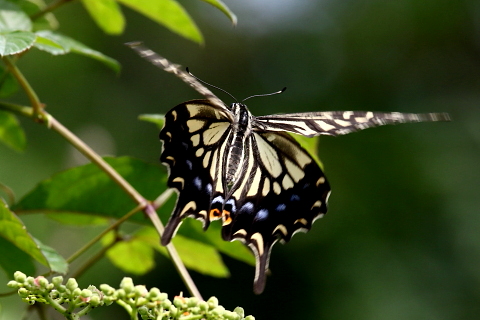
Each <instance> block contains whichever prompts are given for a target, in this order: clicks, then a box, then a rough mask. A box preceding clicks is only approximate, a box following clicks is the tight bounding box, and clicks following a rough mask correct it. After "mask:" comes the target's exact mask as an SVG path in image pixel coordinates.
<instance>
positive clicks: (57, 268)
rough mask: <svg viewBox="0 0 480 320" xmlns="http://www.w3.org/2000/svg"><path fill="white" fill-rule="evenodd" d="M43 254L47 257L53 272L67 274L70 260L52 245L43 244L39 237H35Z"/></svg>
mask: <svg viewBox="0 0 480 320" xmlns="http://www.w3.org/2000/svg"><path fill="white" fill-rule="evenodd" d="M34 240H35V242H36V243H37V245H38V248H39V249H40V251H42V254H43V256H44V257H45V258H46V259H47V261H48V265H49V266H50V269H51V270H52V271H53V272H58V273H61V274H66V273H67V272H68V262H67V261H66V260H65V259H64V258H63V257H62V256H61V255H60V254H59V253H58V252H57V251H56V250H55V249H53V248H52V247H49V246H47V245H46V244H43V243H42V242H40V240H38V239H34Z"/></svg>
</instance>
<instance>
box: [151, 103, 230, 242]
mask: <svg viewBox="0 0 480 320" xmlns="http://www.w3.org/2000/svg"><path fill="white" fill-rule="evenodd" d="M229 128H230V122H229V121H228V119H225V118H224V117H223V115H222V114H221V113H220V112H218V110H216V109H215V108H214V107H212V106H211V104H210V103H209V102H208V100H194V101H191V102H185V103H183V104H180V105H178V106H176V107H175V108H173V109H171V110H170V111H169V112H168V113H167V114H166V115H165V125H164V127H163V129H162V131H161V132H160V139H161V140H162V141H163V152H162V155H161V158H160V160H161V161H162V162H163V163H165V164H167V165H168V168H169V177H168V186H169V187H171V188H175V189H177V190H178V192H179V195H178V198H177V204H176V206H175V210H174V212H173V214H172V216H171V217H170V220H169V222H168V223H167V225H166V227H165V232H164V234H163V236H162V244H164V245H165V244H168V243H169V242H170V240H171V238H172V237H173V236H174V234H175V231H176V230H177V228H178V227H179V225H180V223H181V221H182V219H183V218H185V217H187V216H192V217H194V218H196V219H199V220H201V221H203V223H204V226H205V228H206V227H208V224H209V222H210V218H209V214H210V207H211V203H212V200H213V199H214V198H215V197H214V196H215V195H216V194H218V193H219V192H218V191H216V190H218V189H220V190H221V186H222V185H221V180H222V179H221V172H219V171H220V170H221V163H222V157H223V154H222V153H221V150H222V149H224V148H225V147H223V148H222V145H225V143H226V141H227V138H228V135H229V133H230V131H229ZM221 191H222V190H221Z"/></svg>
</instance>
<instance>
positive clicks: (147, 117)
mask: <svg viewBox="0 0 480 320" xmlns="http://www.w3.org/2000/svg"><path fill="white" fill-rule="evenodd" d="M138 119H139V120H142V121H147V122H152V123H155V124H156V125H157V127H158V129H162V128H163V123H164V122H165V116H164V115H163V114H141V115H139V116H138Z"/></svg>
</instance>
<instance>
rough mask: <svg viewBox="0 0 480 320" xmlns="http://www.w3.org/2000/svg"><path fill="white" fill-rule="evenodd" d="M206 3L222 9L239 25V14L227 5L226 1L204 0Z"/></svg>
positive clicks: (234, 23) (233, 22)
mask: <svg viewBox="0 0 480 320" xmlns="http://www.w3.org/2000/svg"><path fill="white" fill-rule="evenodd" d="M202 1H204V2H206V3H209V4H211V5H212V6H214V7H216V8H217V9H219V10H220V11H222V12H223V13H224V14H225V15H226V16H227V17H228V18H229V19H230V20H231V21H232V24H233V25H234V26H236V25H237V16H236V15H235V14H234V13H233V12H232V11H231V10H230V9H229V8H228V7H227V5H226V4H225V3H223V1H221V0H202Z"/></svg>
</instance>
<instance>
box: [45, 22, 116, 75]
mask: <svg viewBox="0 0 480 320" xmlns="http://www.w3.org/2000/svg"><path fill="white" fill-rule="evenodd" d="M37 35H38V36H39V37H41V38H44V39H48V40H50V41H53V42H54V43H56V44H58V45H59V46H61V47H62V48H63V49H64V50H65V53H69V52H73V53H78V54H81V55H84V56H87V57H89V58H93V59H96V60H98V61H100V62H103V63H104V64H106V65H107V66H108V67H110V68H111V69H113V70H114V71H115V72H119V71H120V63H118V61H117V60H115V59H112V58H110V57H108V56H106V55H104V54H103V53H101V52H99V51H96V50H93V49H90V48H89V47H87V46H86V45H84V44H83V43H80V42H78V41H76V40H74V39H72V38H70V37H67V36H64V35H62V34H59V33H55V32H53V31H50V30H42V31H38V32H37ZM38 48H39V49H40V50H43V49H45V48H44V47H42V46H40V47H38ZM45 51H47V52H49V51H48V48H47V50H45Z"/></svg>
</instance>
